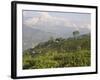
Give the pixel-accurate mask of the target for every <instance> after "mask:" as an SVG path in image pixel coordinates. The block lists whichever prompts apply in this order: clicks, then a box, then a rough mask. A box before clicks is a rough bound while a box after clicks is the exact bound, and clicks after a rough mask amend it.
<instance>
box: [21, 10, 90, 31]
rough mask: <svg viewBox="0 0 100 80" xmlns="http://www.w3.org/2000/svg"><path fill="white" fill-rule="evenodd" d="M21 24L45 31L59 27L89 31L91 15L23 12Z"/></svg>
mask: <svg viewBox="0 0 100 80" xmlns="http://www.w3.org/2000/svg"><path fill="white" fill-rule="evenodd" d="M23 24H24V25H25V26H28V27H32V28H37V29H42V28H45V29H46V30H50V29H57V28H58V26H60V25H61V27H62V28H64V27H72V28H74V29H76V30H80V29H82V28H85V29H89V30H90V29H91V15H90V14H88V13H71V12H42V11H27V10H23Z"/></svg>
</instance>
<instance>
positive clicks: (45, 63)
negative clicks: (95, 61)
mask: <svg viewBox="0 0 100 80" xmlns="http://www.w3.org/2000/svg"><path fill="white" fill-rule="evenodd" d="M32 51H35V52H36V53H35V54H33V53H32ZM90 64H91V63H90V36H87V35H85V36H81V37H78V38H77V39H74V38H69V39H62V38H58V39H52V40H49V41H47V42H44V43H40V44H38V45H37V46H36V47H35V48H33V49H28V50H26V51H24V53H23V69H40V68H58V67H78V66H90Z"/></svg>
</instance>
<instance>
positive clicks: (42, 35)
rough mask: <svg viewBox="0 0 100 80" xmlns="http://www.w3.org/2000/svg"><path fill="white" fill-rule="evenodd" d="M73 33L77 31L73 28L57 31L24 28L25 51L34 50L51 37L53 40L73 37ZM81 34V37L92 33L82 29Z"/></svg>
mask: <svg viewBox="0 0 100 80" xmlns="http://www.w3.org/2000/svg"><path fill="white" fill-rule="evenodd" d="M73 31H75V29H74V28H72V27H71V28H70V27H69V28H64V27H62V28H61V27H58V28H57V30H56V31H55V30H54V31H53V30H50V29H49V30H47V31H46V29H36V28H31V27H28V26H23V29H22V35H23V36H22V45H23V50H25V49H28V48H33V47H35V46H36V45H37V44H38V43H40V42H45V41H48V40H49V39H50V38H51V37H52V38H59V37H62V38H68V37H72V36H73V34H72V33H73ZM79 32H80V35H81V34H85V33H89V32H90V31H89V30H88V29H80V30H79Z"/></svg>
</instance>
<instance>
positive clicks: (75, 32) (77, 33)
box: [73, 30, 79, 39]
mask: <svg viewBox="0 0 100 80" xmlns="http://www.w3.org/2000/svg"><path fill="white" fill-rule="evenodd" d="M73 36H74V38H75V39H77V37H78V36H79V31H78V30H77V31H74V32H73Z"/></svg>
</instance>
